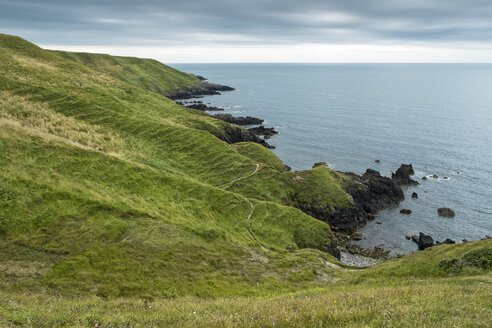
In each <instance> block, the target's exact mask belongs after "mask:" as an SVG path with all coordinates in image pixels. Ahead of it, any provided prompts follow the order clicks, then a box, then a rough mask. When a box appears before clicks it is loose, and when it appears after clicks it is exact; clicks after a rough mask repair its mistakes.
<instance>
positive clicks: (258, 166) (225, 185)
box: [217, 163, 260, 188]
mask: <svg viewBox="0 0 492 328" xmlns="http://www.w3.org/2000/svg"><path fill="white" fill-rule="evenodd" d="M259 169H260V164H258V163H256V164H255V170H254V171H253V173H250V174H248V175H245V176H242V177H239V178H237V179H234V180H232V181H229V182H227V183H224V184H223V185H220V186H217V188H224V187H229V186H230V185H231V184H233V183H235V182H238V181H240V180H243V179H246V178H249V177H250V176H253V175H255V174H256V172H258V170H259Z"/></svg>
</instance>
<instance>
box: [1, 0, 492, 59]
mask: <svg viewBox="0 0 492 328" xmlns="http://www.w3.org/2000/svg"><path fill="white" fill-rule="evenodd" d="M491 17H492V1H490V0H412V1H408V0H406V1H402V0H392V1H389V0H374V1H367V0H344V1H341V0H337V1H335V0H302V1H300V0H249V1H236V0H206V1H204V0H182V1H175V0H174V1H169V0H140V1H129V0H119V1H114V0H106V1H96V0H86V1H83V2H82V1H73V0H46V1H33V0H17V1H5V0H0V31H1V32H3V33H9V34H16V35H19V36H22V37H24V38H26V39H28V40H30V41H32V42H35V43H38V44H41V45H44V46H49V47H52V48H61V49H70V50H86V51H92V50H94V51H102V52H111V53H114V54H127V55H139V56H142V55H145V54H147V55H148V56H152V57H155V58H158V59H162V60H166V61H168V62H169V61H171V62H224V61H227V62H234V61H237V62H244V61H246V62H257V61H265V62H267V61H280V62H285V61H300V62H303V61H306V62H310V61H329V62H343V61H350V62H352V61H355V62H386V61H389V62H401V61H403V62H405V61H409V62H412V61H415V62H421V61H424V62H425V61H428V62H435V61H438V62H439V61H442V62H449V61H464V62H490V61H492V20H491V19H490V18H491ZM139 49H140V53H139Z"/></svg>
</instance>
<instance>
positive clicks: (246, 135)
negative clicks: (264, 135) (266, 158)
mask: <svg viewBox="0 0 492 328" xmlns="http://www.w3.org/2000/svg"><path fill="white" fill-rule="evenodd" d="M215 136H216V137H217V138H219V139H220V140H223V141H225V142H227V143H230V144H233V143H236V142H243V141H251V142H256V143H259V144H260V145H263V146H265V147H266V148H268V149H274V148H275V147H274V146H272V145H270V144H268V143H267V142H266V141H265V140H263V139H261V138H259V137H258V136H256V135H254V134H252V133H251V132H249V131H247V130H245V129H244V128H242V127H240V126H235V125H230V126H228V127H226V128H225V129H224V132H223V133H217V134H216V135H215Z"/></svg>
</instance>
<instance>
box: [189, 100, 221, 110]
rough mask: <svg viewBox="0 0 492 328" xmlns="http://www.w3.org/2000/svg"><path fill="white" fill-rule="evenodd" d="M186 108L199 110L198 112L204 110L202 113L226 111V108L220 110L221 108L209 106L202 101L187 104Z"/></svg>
mask: <svg viewBox="0 0 492 328" xmlns="http://www.w3.org/2000/svg"><path fill="white" fill-rule="evenodd" d="M185 107H187V108H193V109H198V110H202V111H207V110H208V111H223V110H224V108H220V107H213V106H207V105H205V104H204V103H203V102H201V101H199V102H193V103H190V104H185Z"/></svg>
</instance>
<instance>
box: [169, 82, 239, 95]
mask: <svg viewBox="0 0 492 328" xmlns="http://www.w3.org/2000/svg"><path fill="white" fill-rule="evenodd" d="M234 90H236V89H234V88H231V87H229V86H227V85H221V84H217V83H210V82H205V81H202V82H201V83H199V84H196V85H194V86H192V87H190V88H186V89H181V90H175V91H171V92H165V93H164V96H165V97H167V98H169V99H173V100H176V99H191V98H200V97H202V96H209V95H220V92H221V91H234Z"/></svg>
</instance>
